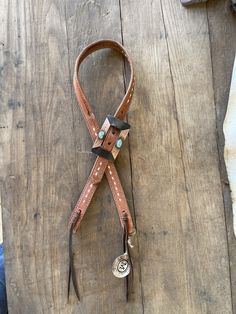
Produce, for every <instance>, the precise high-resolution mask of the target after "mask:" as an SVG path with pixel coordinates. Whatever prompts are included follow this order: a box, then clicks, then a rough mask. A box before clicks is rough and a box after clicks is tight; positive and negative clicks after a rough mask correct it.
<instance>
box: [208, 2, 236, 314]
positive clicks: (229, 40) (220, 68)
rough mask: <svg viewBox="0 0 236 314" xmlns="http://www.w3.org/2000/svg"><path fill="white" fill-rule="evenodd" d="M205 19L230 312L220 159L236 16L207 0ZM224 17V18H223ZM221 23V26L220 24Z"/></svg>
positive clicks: (235, 284)
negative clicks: (216, 135) (207, 25)
mask: <svg viewBox="0 0 236 314" xmlns="http://www.w3.org/2000/svg"><path fill="white" fill-rule="evenodd" d="M207 8H208V19H209V30H210V39H211V54H212V71H213V83H214V91H215V95H214V96H215V106H216V116H217V134H218V151H219V157H220V170H221V181H222V191H223V195H224V207H225V218H226V227H227V236H228V250H229V257H230V260H229V262H230V266H231V283H232V297H233V305H234V306H233V313H235V312H236V242H235V236H234V232H233V217H232V207H231V204H232V203H231V197H230V189H229V185H228V178H227V172H226V169H225V162H224V135H223V121H224V117H225V113H226V109H227V104H228V97H229V88H230V80H231V74H232V69H233V62H234V56H235V51H236V32H235V29H236V18H235V16H234V15H233V14H232V11H231V9H230V6H229V3H227V2H224V1H219V0H216V1H210V2H209V4H208V7H207ZM225 21H227V22H225ZM222 25H223V26H222Z"/></svg>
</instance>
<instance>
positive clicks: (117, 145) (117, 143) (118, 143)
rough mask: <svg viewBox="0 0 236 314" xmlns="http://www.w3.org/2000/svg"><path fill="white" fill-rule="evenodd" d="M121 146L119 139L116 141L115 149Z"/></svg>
mask: <svg viewBox="0 0 236 314" xmlns="http://www.w3.org/2000/svg"><path fill="white" fill-rule="evenodd" d="M122 145H123V141H122V139H121V138H118V140H117V141H116V148H119V149H120V148H121V147H122Z"/></svg>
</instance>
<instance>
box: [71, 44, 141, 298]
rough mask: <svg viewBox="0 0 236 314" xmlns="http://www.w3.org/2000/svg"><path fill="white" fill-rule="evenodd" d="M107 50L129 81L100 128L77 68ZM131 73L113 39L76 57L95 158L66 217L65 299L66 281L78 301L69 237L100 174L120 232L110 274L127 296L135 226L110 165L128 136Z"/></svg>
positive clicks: (81, 101) (76, 85)
mask: <svg viewBox="0 0 236 314" xmlns="http://www.w3.org/2000/svg"><path fill="white" fill-rule="evenodd" d="M104 48H110V49H113V50H116V51H117V52H118V53H119V54H121V56H123V58H125V60H126V61H127V64H128V66H129V68H130V82H129V85H128V88H127V91H126V93H125V95H124V98H123V100H122V101H121V103H120V105H119V107H118V108H117V110H116V112H115V114H114V115H110V114H108V115H107V117H106V118H105V121H104V123H103V125H102V126H101V127H99V125H98V122H97V120H96V118H95V115H94V113H93V111H92V108H91V106H90V104H89V102H88V100H87V99H86V97H85V95H84V92H83V90H82V87H81V84H80V80H79V68H80V65H81V63H82V62H83V60H84V59H85V58H86V57H87V56H88V55H90V54H91V53H93V52H94V51H96V50H100V49H104ZM134 82H135V80H134V71H133V66H132V62H131V59H130V57H129V55H128V53H127V51H126V50H125V49H124V47H123V46H122V45H121V44H119V43H118V42H116V41H113V40H100V41H97V42H94V43H92V44H90V45H89V46H87V47H86V48H85V49H84V50H83V51H82V52H81V53H80V55H79V56H78V58H77V60H76V63H75V71H74V80H73V84H74V89H75V93H76V96H77V100H78V103H79V105H80V109H81V112H82V114H83V117H84V119H85V122H86V125H87V128H88V130H89V133H90V135H91V138H92V140H93V142H94V143H93V146H92V152H93V153H94V154H95V155H96V156H97V157H96V160H95V163H94V166H93V168H92V170H91V172H90V175H89V177H88V180H87V183H86V184H85V186H84V188H83V190H82V193H81V195H80V197H79V200H78V202H77V203H76V205H75V208H74V209H73V211H72V213H71V215H70V218H69V223H68V226H69V230H70V235H69V263H70V265H69V278H68V298H69V293H70V281H71V279H72V283H73V286H74V290H75V293H76V296H77V298H78V300H79V290H78V285H77V281H76V274H75V268H74V262H73V253H72V234H73V233H75V232H76V231H77V230H78V228H79V226H80V224H81V221H82V219H83V217H84V214H85V212H86V210H87V208H88V206H89V204H90V202H91V200H92V197H93V195H94V193H95V191H96V189H97V187H98V184H99V182H100V181H101V180H102V178H103V176H104V174H105V175H106V178H107V181H108V183H109V186H110V189H111V192H112V195H113V198H114V202H115V204H116V207H117V211H118V215H119V220H120V223H121V227H122V229H123V248H124V253H123V254H121V255H120V256H118V257H117V258H116V259H115V261H114V263H113V265H112V271H113V274H114V275H115V276H116V277H118V278H126V287H127V291H126V297H127V299H128V296H129V287H130V283H129V280H128V275H130V276H131V277H132V272H133V265H132V261H131V257H130V247H132V244H131V237H132V236H133V235H134V234H135V227H134V223H133V220H132V217H131V213H130V210H129V207H128V204H127V201H126V197H125V194H124V191H123V188H122V185H121V182H120V179H119V176H118V174H117V171H116V167H115V165H114V160H115V159H116V157H117V155H118V154H119V152H120V149H121V148H122V146H123V143H124V141H125V138H126V137H127V135H128V132H129V129H130V125H129V124H128V123H127V122H126V121H124V120H125V116H126V113H127V111H128V109H129V106H130V103H131V99H132V96H133V92H134ZM130 276H129V277H130Z"/></svg>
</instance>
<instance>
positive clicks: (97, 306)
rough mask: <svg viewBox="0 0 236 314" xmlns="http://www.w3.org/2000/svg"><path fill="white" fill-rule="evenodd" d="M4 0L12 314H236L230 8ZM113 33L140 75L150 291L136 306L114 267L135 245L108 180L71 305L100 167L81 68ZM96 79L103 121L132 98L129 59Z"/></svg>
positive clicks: (128, 180)
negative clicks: (87, 199) (71, 282)
mask: <svg viewBox="0 0 236 314" xmlns="http://www.w3.org/2000/svg"><path fill="white" fill-rule="evenodd" d="M2 3H3V5H2V10H0V20H1V23H2V24H1V25H2V27H1V28H0V101H1V106H0V169H1V172H0V175H1V181H0V182H1V204H2V210H3V227H4V243H5V247H6V277H7V292H8V302H9V313H24V314H25V313H26V314H28V313H36V314H37V313H83V314H87V313H89V314H90V313H93V314H94V313H98V314H101V313H102V314H106V313H108V314H110V313H117V314H120V313H125V312H126V313H148V314H151V313H155V314H156V313H161V314H162V313H165V314H169V313H170V314H173V313H175V314H178V313H180V314H183V313H186V314H195V313H196V314H200V313H208V314H211V313H214V314H222V313H224V314H228V313H233V311H232V300H231V293H232V294H233V297H234V296H235V291H236V290H235V289H236V287H235V282H234V281H235V278H236V277H235V274H234V273H235V271H234V270H235V267H234V257H233V254H234V251H235V249H234V248H233V239H232V233H230V232H231V231H230V230H231V229H230V228H231V227H230V226H231V225H230V224H231V222H230V205H229V204H230V202H229V198H228V194H227V193H228V192H227V190H225V189H224V199H223V194H222V184H221V181H222V180H221V179H222V178H225V177H224V172H223V175H222V167H220V168H219V164H221V165H223V162H222V158H221V159H220V162H219V151H220V152H221V147H223V146H222V144H223V141H222V137H221V131H219V130H220V129H221V123H222V122H223V119H222V118H223V115H224V112H225V108H226V103H227V102H226V98H227V90H228V88H229V85H228V84H229V80H230V77H228V74H229V72H230V66H231V65H230V63H231V61H230V60H231V56H232V54H233V50H235V46H234V45H235V42H236V41H235V38H234V37H235V32H234V31H233V30H234V27H235V25H234V24H235V21H234V20H233V18H232V19H231V15H230V14H231V13H230V12H229V10H228V8H227V9H225V7H224V5H223V4H222V2H221V1H218V0H217V1H215V2H214V1H210V2H209V4H208V5H207V6H206V4H202V5H197V6H195V7H194V8H191V9H186V8H184V7H182V5H181V3H180V1H171V0H165V1H163V0H162V1H161V0H157V1H144V2H143V1H141V0H137V1H131V0H128V1H123V0H121V1H118V0H117V1H111V0H105V1H102V0H95V1H91V0H89V1H88V0H82V1H75V0H64V1H63V0H60V1H55V0H45V1H40V0H36V1H34V2H33V1H31V0H26V1H24V2H23V1H17V0H11V1H7V0H4V1H2ZM229 16H230V18H229ZM226 21H227V22H226ZM222 25H224V27H223V28H222V27H221V26H222ZM226 34H227V36H226ZM102 38H111V39H115V40H118V41H120V42H122V41H123V42H124V45H125V47H126V48H127V49H128V50H129V51H130V54H131V56H132V59H133V60H134V64H135V72H136V78H137V86H136V90H135V97H134V101H133V103H132V106H131V110H130V113H129V115H128V121H129V122H130V124H131V125H132V128H131V132H130V136H129V140H128V141H127V142H126V146H125V148H124V149H123V150H122V153H121V155H120V156H119V158H118V160H117V168H118V172H119V174H120V177H121V181H122V184H123V186H124V189H125V193H126V195H127V199H128V201H129V204H130V207H131V210H132V212H133V215H134V214H135V215H134V216H135V219H136V223H137V231H138V233H137V245H136V248H135V249H134V251H133V256H134V263H135V280H134V289H133V294H132V298H131V301H130V302H129V303H126V302H125V298H124V296H125V292H124V281H122V280H118V279H116V278H114V277H113V276H112V273H111V268H110V267H111V264H112V262H113V260H114V258H115V257H116V256H117V255H119V254H120V253H121V252H122V239H121V228H120V225H119V219H118V216H117V213H116V209H115V205H114V202H113V199H112V196H111V193H110V191H109V187H108V184H107V182H106V180H104V181H103V182H102V184H101V186H100V187H99V189H98V191H97V193H96V195H95V197H94V199H93V202H92V204H91V206H90V207H89V210H88V212H87V214H86V216H85V218H84V221H83V223H82V225H81V229H80V231H79V233H78V234H77V235H76V236H75V237H74V243H73V246H74V252H75V265H76V272H77V278H78V282H79V289H80V293H81V297H82V302H81V303H80V304H77V302H76V298H75V296H74V294H73V289H72V291H71V292H72V294H71V297H70V300H69V303H67V300H66V290H67V274H68V269H67V266H68V254H67V246H68V231H67V228H66V223H67V218H68V216H69V213H70V211H71V209H72V207H73V206H74V204H75V203H76V201H77V199H78V197H79V194H80V192H81V190H82V188H83V186H84V184H85V182H86V179H87V176H88V174H89V171H90V169H91V167H92V164H93V161H94V156H93V155H92V154H91V153H90V149H91V145H92V142H91V139H90V136H89V133H88V131H87V129H86V126H85V123H84V121H83V118H82V115H81V113H80V110H79V107H78V104H77V101H76V99H75V95H74V92H73V87H72V76H73V67H74V62H75V59H76V57H77V55H78V53H79V52H80V51H81V50H82V48H83V47H84V46H86V45H87V44H89V43H91V42H92V41H94V40H97V39H102ZM222 38H223V39H222ZM228 42H230V43H231V44H230V45H228V46H227V43H228ZM228 54H229V58H228V59H227V60H226V57H224V58H222V56H223V55H225V56H228ZM81 70H82V71H81V77H82V78H83V86H84V89H85V92H86V94H87V95H88V99H89V101H90V103H91V105H92V107H93V108H94V112H95V115H96V117H97V118H98V120H99V122H100V123H102V122H103V120H104V117H105V116H106V114H107V113H111V114H112V113H113V112H114V111H115V109H116V107H117V105H118V104H119V102H120V100H121V99H122V96H123V94H124V90H125V82H126V80H127V77H126V71H125V67H124V64H123V61H122V60H120V58H119V57H118V55H117V54H116V53H112V52H111V51H110V50H106V51H103V52H96V53H95V54H94V55H93V56H91V57H89V58H88V60H86V61H85V62H84V64H83V66H82V69H81ZM222 80H223V83H222V84H221V81H222ZM217 132H218V133H217ZM220 156H221V157H222V155H220ZM223 187H224V186H223ZM227 206H228V207H227ZM224 207H225V211H226V223H227V228H228V229H227V228H226V224H225V212H224ZM227 230H228V238H227ZM227 240H229V243H230V246H229V253H230V262H231V263H232V267H233V269H232V271H231V274H230V271H229V256H228V242H227ZM230 275H231V276H232V279H233V281H232V285H233V288H234V290H233V292H232V291H231V281H230Z"/></svg>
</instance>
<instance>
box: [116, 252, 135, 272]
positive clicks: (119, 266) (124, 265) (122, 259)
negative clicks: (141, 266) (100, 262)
mask: <svg viewBox="0 0 236 314" xmlns="http://www.w3.org/2000/svg"><path fill="white" fill-rule="evenodd" d="M130 269H131V267H130V260H129V256H128V254H127V253H124V254H122V255H120V256H118V257H117V258H116V259H115V260H114V262H113V264H112V272H113V275H114V276H115V277H117V278H124V277H126V276H128V275H129V273H130Z"/></svg>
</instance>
